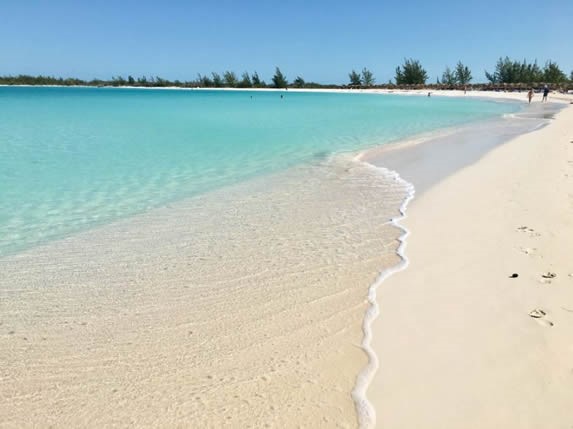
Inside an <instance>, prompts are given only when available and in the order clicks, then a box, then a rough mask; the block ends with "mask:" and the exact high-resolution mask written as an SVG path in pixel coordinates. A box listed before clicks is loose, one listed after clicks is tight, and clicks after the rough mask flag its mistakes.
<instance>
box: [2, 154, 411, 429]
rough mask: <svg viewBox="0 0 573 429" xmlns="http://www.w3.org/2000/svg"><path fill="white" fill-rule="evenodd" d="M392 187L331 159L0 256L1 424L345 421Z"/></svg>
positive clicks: (382, 261)
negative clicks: (3, 256) (0, 257)
mask: <svg viewBox="0 0 573 429" xmlns="http://www.w3.org/2000/svg"><path fill="white" fill-rule="evenodd" d="M404 196H405V189H404V186H403V184H402V183H401V182H398V181H396V180H394V178H393V177H392V176H387V175H385V174H384V173H383V172H381V171H380V170H379V169H375V168H372V167H369V166H368V165H366V164H363V163H358V162H355V161H352V159H350V158H347V159H345V158H344V157H340V158H337V159H333V160H326V161H323V162H321V163H319V164H318V165H316V166H312V167H299V168H295V169H292V170H289V171H287V172H284V173H281V174H278V175H275V176H272V177H265V178H262V179H259V180H255V181H251V182H249V183H244V184H241V185H237V186H235V187H229V188H225V189H222V190H220V191H216V192H212V193H210V194H206V195H204V196H202V197H197V198H194V199H191V200H188V201H185V202H181V203H177V204H173V205H170V206H167V207H164V208H161V209H157V210H153V211H151V212H149V213H147V214H144V215H140V216H136V217H133V218H130V219H126V220H124V221H121V222H117V223H115V224H112V225H108V226H105V227H101V228H97V229H94V230H91V231H88V232H85V233H82V234H77V235H75V236H72V237H70V238H68V239H66V240H61V241H59V242H53V243H50V244H48V245H45V246H42V247H38V248H35V249H32V250H30V251H27V252H22V253H19V254H17V255H14V256H10V257H6V258H3V259H0V272H2V276H1V277H0V315H1V317H0V362H2V365H1V366H0V377H1V379H2V383H1V384H0V426H2V427H18V428H21V427H37V426H43V425H46V426H55V427H86V426H88V427H103V426H120V427H125V426H137V427H178V426H179V427H182V426H193V427H225V426H229V427H265V426H269V427H297V426H304V427H356V425H357V415H356V411H355V406H354V403H353V401H352V397H351V395H350V393H351V391H352V389H353V387H354V384H355V380H356V375H357V373H358V372H359V371H360V369H361V368H363V367H364V366H365V365H366V364H367V358H366V355H365V353H364V351H363V350H362V349H361V347H360V343H361V341H362V329H361V328H362V320H363V318H364V313H365V312H366V309H367V301H366V294H367V291H368V286H369V285H370V284H371V283H372V282H373V281H374V279H375V278H376V276H377V274H378V272H379V270H380V269H381V267H385V266H392V265H394V264H396V263H398V262H399V258H398V257H397V255H396V247H397V241H396V237H397V236H398V235H399V233H400V231H399V229H398V228H396V227H395V226H393V225H392V224H390V222H389V221H390V219H391V218H392V217H394V216H396V215H397V214H398V208H399V206H400V204H401V202H402V201H403V199H404Z"/></svg>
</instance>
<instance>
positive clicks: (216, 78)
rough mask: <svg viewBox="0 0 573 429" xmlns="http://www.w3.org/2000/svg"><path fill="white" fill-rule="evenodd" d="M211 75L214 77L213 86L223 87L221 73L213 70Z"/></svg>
mask: <svg viewBox="0 0 573 429" xmlns="http://www.w3.org/2000/svg"><path fill="white" fill-rule="evenodd" d="M211 76H212V77H213V86H214V87H215V88H221V87H222V86H223V78H222V77H221V75H220V74H219V73H216V72H212V73H211Z"/></svg>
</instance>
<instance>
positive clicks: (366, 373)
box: [352, 161, 415, 429]
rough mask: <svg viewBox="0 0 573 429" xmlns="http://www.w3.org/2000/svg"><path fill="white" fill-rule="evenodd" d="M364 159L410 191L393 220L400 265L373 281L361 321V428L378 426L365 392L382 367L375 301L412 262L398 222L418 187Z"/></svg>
mask: <svg viewBox="0 0 573 429" xmlns="http://www.w3.org/2000/svg"><path fill="white" fill-rule="evenodd" d="M362 162H364V163H365V164H367V165H369V166H372V167H373V168H376V169H377V170H381V171H382V173H383V174H384V175H386V176H388V177H390V178H393V179H394V180H396V181H399V182H401V183H403V184H404V185H405V186H406V190H407V194H406V197H405V198H404V201H403V202H402V205H401V206H400V209H399V210H400V215H399V216H397V217H395V218H392V219H391V221H390V224H392V225H395V226H396V227H397V228H399V229H401V230H402V231H403V233H402V235H400V237H399V238H398V241H399V242H400V245H399V246H398V249H397V250H396V253H397V254H398V256H399V257H400V259H401V261H400V262H399V263H398V264H397V265H395V266H393V267H390V268H388V269H386V270H384V271H382V272H381V273H380V274H379V275H378V277H377V278H376V280H375V281H374V283H372V285H370V287H369V288H368V303H369V306H368V309H367V310H366V314H365V316H364V321H363V322H362V331H363V332H364V337H363V339H362V344H361V346H362V348H363V349H364V351H365V352H366V354H367V355H368V364H367V365H366V366H365V367H364V368H363V369H362V371H360V373H359V374H358V377H357V378H356V384H355V386H354V389H353V390H352V399H353V401H354V404H355V407H356V412H357V414H358V422H359V427H360V428H361V429H367V428H368V429H370V428H373V427H374V426H375V425H376V411H375V410H374V407H373V406H372V404H371V403H370V402H369V401H368V398H367V397H366V391H367V389H368V386H370V382H371V381H372V378H373V376H374V374H375V373H376V371H377V370H378V367H379V361H378V356H376V353H374V350H373V349H372V347H371V345H370V343H371V341H372V323H373V322H374V320H375V319H376V318H377V317H378V315H379V314H380V308H379V305H378V302H377V301H376V291H377V289H378V287H379V286H380V285H381V284H382V282H383V281H384V280H386V279H387V278H388V277H390V276H391V275H392V274H394V273H396V272H398V271H402V270H403V269H405V268H406V267H407V266H408V264H409V260H408V258H407V257H406V255H405V253H404V250H405V248H406V238H407V237H408V236H409V235H410V231H409V230H408V229H407V228H405V227H403V226H402V225H400V223H399V222H400V221H402V220H403V219H405V218H406V208H407V206H408V203H409V202H410V201H411V200H412V199H413V198H414V194H415V189H414V185H412V184H411V183H409V182H407V181H406V180H404V179H402V178H401V177H400V175H399V174H398V173H396V172H395V171H392V170H389V169H387V168H383V167H376V166H374V165H372V164H370V163H367V162H365V161H362Z"/></svg>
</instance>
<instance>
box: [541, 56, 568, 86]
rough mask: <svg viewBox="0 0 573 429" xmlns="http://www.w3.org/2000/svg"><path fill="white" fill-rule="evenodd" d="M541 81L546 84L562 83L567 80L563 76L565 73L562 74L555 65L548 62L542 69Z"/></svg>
mask: <svg viewBox="0 0 573 429" xmlns="http://www.w3.org/2000/svg"><path fill="white" fill-rule="evenodd" d="M543 80H544V81H545V82H547V83H562V82H565V81H566V80H567V76H565V73H563V71H562V70H561V69H560V68H559V66H558V65H557V63H555V62H553V61H551V60H549V61H547V62H546V63H545V67H544V68H543Z"/></svg>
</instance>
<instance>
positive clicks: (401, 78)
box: [395, 58, 428, 85]
mask: <svg viewBox="0 0 573 429" xmlns="http://www.w3.org/2000/svg"><path fill="white" fill-rule="evenodd" d="M395 79H396V84H397V85H424V84H425V83H426V81H427V80H428V73H426V70H424V68H423V67H422V64H420V61H418V60H413V59H412V58H410V59H406V60H404V64H403V65H402V66H401V67H400V66H398V67H396V77H395Z"/></svg>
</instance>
